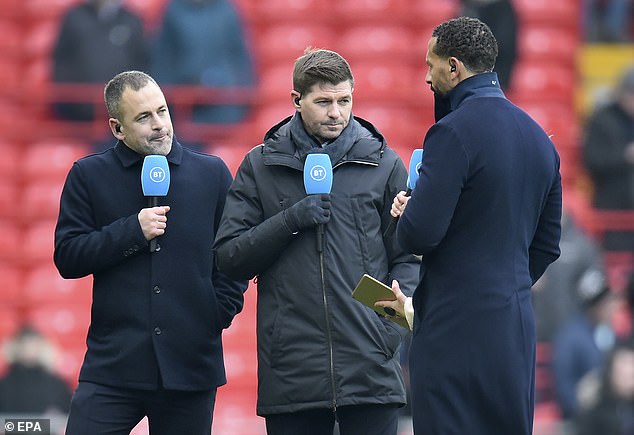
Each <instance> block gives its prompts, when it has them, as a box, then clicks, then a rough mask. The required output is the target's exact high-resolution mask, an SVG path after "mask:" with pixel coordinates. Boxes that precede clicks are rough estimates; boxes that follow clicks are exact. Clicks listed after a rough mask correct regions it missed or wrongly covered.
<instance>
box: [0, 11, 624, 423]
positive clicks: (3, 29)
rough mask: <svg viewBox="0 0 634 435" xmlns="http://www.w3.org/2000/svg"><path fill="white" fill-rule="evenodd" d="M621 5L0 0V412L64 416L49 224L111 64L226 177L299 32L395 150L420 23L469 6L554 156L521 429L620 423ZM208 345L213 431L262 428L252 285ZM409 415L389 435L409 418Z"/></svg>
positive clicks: (83, 326)
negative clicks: (555, 222) (553, 202)
mask: <svg viewBox="0 0 634 435" xmlns="http://www.w3.org/2000/svg"><path fill="white" fill-rule="evenodd" d="M632 3H633V2H632V1H631V0H603V1H601V0H596V1H591V0H555V1H549V0H463V1H459V0H267V1H260V0H3V2H2V8H1V9H2V10H1V12H0V35H1V36H0V178H1V182H0V232H1V234H2V237H1V238H0V343H1V345H2V357H1V358H0V377H1V378H0V415H4V416H6V415H11V416H15V415H40V416H41V415H44V416H47V417H49V418H51V419H52V422H53V425H52V426H53V429H54V430H58V431H61V430H62V428H63V425H64V422H65V413H66V412H67V410H68V398H69V397H70V394H71V393H70V392H71V391H72V390H73V389H74V387H75V386H76V383H77V375H78V370H79V367H80V365H81V362H82V359H83V353H84V351H85V335H86V331H87V328H88V324H89V318H90V303H91V294H90V291H91V290H90V289H91V281H90V280H91V279H90V278H84V279H80V280H63V279H61V278H60V277H59V275H58V274H57V272H56V270H55V268H54V266H53V263H52V252H53V231H54V226H55V220H56V217H57V212H58V206H59V196H60V193H61V188H62V185H63V182H64V179H65V176H66V174H67V172H68V170H69V169H70V166H71V165H72V163H73V161H74V160H76V159H77V158H79V157H81V156H84V155H86V154H88V153H92V152H98V151H99V150H101V149H103V148H104V147H109V146H111V145H112V144H114V138H113V137H112V136H111V134H110V132H109V129H108V124H107V114H106V111H105V107H104V104H103V86H104V84H105V82H106V81H107V80H109V79H110V78H111V77H112V76H114V75H115V74H116V73H118V72H120V71H123V70H127V69H140V70H143V71H146V72H149V73H150V74H151V75H153V76H154V77H155V78H156V79H157V81H158V83H159V84H160V85H161V87H162V88H163V89H164V91H165V93H166V96H167V101H168V104H170V109H171V112H172V117H173V121H174V125H175V133H176V136H177V137H178V139H179V141H180V142H181V143H183V144H184V145H187V146H190V147H194V148H197V149H200V150H201V151H204V152H208V153H212V154H216V155H218V156H220V157H222V158H223V159H224V160H225V161H226V162H227V164H228V166H229V168H230V169H231V170H232V171H234V172H235V170H236V168H237V166H238V164H239V163H240V161H241V160H242V157H243V156H244V154H245V153H246V151H248V150H249V149H250V148H252V147H253V146H255V145H257V144H258V143H260V141H261V139H262V137H263V135H264V133H265V132H266V131H267V129H268V128H269V127H271V126H272V125H274V124H275V123H277V122H278V121H279V120H281V119H282V118H284V117H286V116H288V115H290V114H291V113H292V111H293V107H292V105H291V102H290V95H289V93H290V90H291V87H292V81H291V77H292V66H293V62H294V60H295V58H297V57H298V56H299V55H301V54H302V52H303V50H304V49H305V48H306V47H307V46H314V47H321V48H328V49H332V50H335V51H338V52H339V53H341V54H342V55H343V56H344V57H346V58H347V60H348V61H349V62H350V65H351V67H352V71H353V74H354V75H355V86H356V87H355V91H354V109H353V112H354V114H355V115H358V116H361V117H364V118H367V119H368V120H370V121H371V122H373V123H374V124H375V125H376V126H377V127H378V128H379V129H380V130H381V132H382V133H383V134H384V135H385V136H386V138H387V140H388V143H389V144H390V145H391V147H392V148H394V149H395V150H396V151H397V152H398V153H399V154H400V156H401V158H402V159H403V160H404V161H408V160H409V156H410V155H411V152H412V150H413V149H414V148H417V147H420V146H421V144H422V142H423V138H424V135H425V132H426V131H427V129H428V128H429V127H430V126H431V125H432V123H433V96H432V93H431V91H430V90H429V86H428V85H426V84H425V82H424V79H425V73H426V65H425V61H424V59H425V52H426V50H427V41H428V39H429V37H430V34H431V30H432V29H433V28H434V26H435V25H437V24H439V23H440V22H441V21H443V20H446V19H448V18H451V17H454V16H458V15H470V16H476V17H478V18H480V19H482V20H483V21H484V22H486V23H487V24H489V26H490V27H491V29H492V30H493V32H494V34H495V35H496V37H497V39H498V41H499V45H500V55H499V58H498V63H497V68H496V70H497V71H498V74H499V77H500V82H501V84H502V86H503V89H504V90H505V93H506V95H507V96H508V97H509V98H510V99H511V100H512V101H513V102H515V103H516V104H517V105H519V106H520V107H522V108H523V109H525V110H526V111H527V112H528V113H530V114H531V115H532V116H533V117H534V118H535V119H536V120H537V121H538V122H539V123H540V124H541V125H542V126H543V127H544V129H545V130H546V131H547V132H548V133H549V134H550V135H551V137H552V140H553V142H554V143H555V145H556V146H557V148H558V150H559V153H560V155H561V160H562V167H561V172H562V176H563V196H564V218H563V234H562V242H561V250H562V255H561V258H560V259H559V260H558V261H557V262H556V263H554V264H553V265H552V266H551V267H550V268H549V270H548V271H547V273H546V274H545V275H544V277H543V278H542V279H541V280H540V281H539V282H538V283H537V284H536V285H535V288H534V303H535V311H536V318H537V328H538V339H539V343H538V361H537V376H536V393H537V397H536V399H537V404H536V415H535V434H537V435H539V434H541V435H551V434H552V435H567V434H573V435H574V434H579V435H584V434H602V435H632V434H634V345H633V344H632V307H633V306H634V302H633V294H634V289H633V286H634V283H633V281H634V280H633V278H632V276H633V273H634V19H633V16H634V6H633V4H632ZM485 206H486V205H483V207H485ZM224 347H225V360H226V366H227V375H228V384H227V385H226V386H224V387H222V388H220V389H219V393H218V400H217V404H216V411H215V415H214V433H217V434H220V435H251V434H254V435H255V434H262V433H264V424H263V420H262V419H260V418H259V417H257V416H256V415H255V394H256V382H257V380H256V370H257V365H256V356H255V288H254V286H252V288H251V289H249V291H247V294H246V301H245V309H244V311H243V312H242V313H241V314H240V315H239V316H238V317H237V318H236V320H235V321H234V323H233V325H232V326H231V328H230V329H228V330H227V331H226V333H225V334H224ZM404 351H405V352H404V354H406V347H405V348H404ZM403 365H404V370H405V372H406V373H407V365H406V363H405V359H404V363H403ZM501 412H503V411H502V410H501ZM407 413H408V409H407V408H406V409H404V410H403V422H404V424H403V425H402V426H403V429H402V431H403V435H405V434H408V433H411V432H409V431H410V429H409V426H408V423H407V422H408V415H407ZM134 433H135V434H143V433H147V427H146V426H144V423H143V422H142V423H141V424H140V425H139V426H138V427H137V429H135V432H134Z"/></svg>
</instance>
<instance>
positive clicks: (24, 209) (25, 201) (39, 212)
mask: <svg viewBox="0 0 634 435" xmlns="http://www.w3.org/2000/svg"><path fill="white" fill-rule="evenodd" d="M63 184H64V183H63V180H61V179H60V180H57V181H53V180H42V181H40V180H39V179H37V178H33V179H32V180H30V181H27V182H26V184H25V186H24V189H23V191H22V194H21V195H20V198H19V200H18V203H19V204H20V215H19V218H20V219H23V220H25V221H26V222H30V221H33V220H34V219H56V218H57V215H58V213H59V200H60V196H61V194H62V187H63Z"/></svg>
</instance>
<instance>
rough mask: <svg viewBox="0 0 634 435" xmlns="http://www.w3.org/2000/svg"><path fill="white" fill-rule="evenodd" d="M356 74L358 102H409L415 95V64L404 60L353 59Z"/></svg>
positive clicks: (355, 86)
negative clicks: (413, 86) (413, 87)
mask: <svg viewBox="0 0 634 435" xmlns="http://www.w3.org/2000/svg"><path fill="white" fill-rule="evenodd" d="M350 66H351V68H352V71H353V74H354V76H355V84H354V98H355V104H356V103H363V104H365V103H367V102H381V103H384V102H385V101H386V100H387V101H390V102H392V103H396V104H408V103H409V102H410V101H411V100H412V98H413V95H415V94H416V92H415V90H414V89H412V83H415V81H414V80H415V79H416V77H415V76H414V74H415V69H414V67H413V66H411V65H410V64H407V63H402V62H391V63H388V62H374V61H372V60H369V61H367V62H366V61H353V62H351V64H350Z"/></svg>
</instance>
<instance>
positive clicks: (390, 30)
mask: <svg viewBox="0 0 634 435" xmlns="http://www.w3.org/2000/svg"><path fill="white" fill-rule="evenodd" d="M360 41H363V42H362V43H361V42H360ZM413 43H414V35H413V33H411V32H410V30H409V29H408V28H407V27H402V26H396V25H381V26H379V25H357V26H352V27H348V28H347V30H344V31H342V33H341V35H340V37H339V38H337V48H338V51H339V53H341V55H342V56H344V57H345V58H346V59H347V60H348V62H350V64H351V66H352V64H353V63H354V62H355V61H357V60H367V61H372V62H374V63H377V64H381V63H382V64H385V63H390V62H393V61H403V62H414V61H416V60H417V59H418V57H420V55H421V53H417V52H416V51H414V50H412V45H413ZM386 66H387V65H386ZM352 68H353V72H354V71H355V68H354V66H352ZM408 84H409V83H408Z"/></svg>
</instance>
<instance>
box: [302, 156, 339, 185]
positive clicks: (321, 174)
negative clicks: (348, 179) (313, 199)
mask: <svg viewBox="0 0 634 435" xmlns="http://www.w3.org/2000/svg"><path fill="white" fill-rule="evenodd" d="M304 188H305V189H306V194H308V195H314V194H320V193H330V189H332V163H331V162H330V156H329V155H328V154H317V153H315V154H308V155H307V156H306V162H305V163H304Z"/></svg>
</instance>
